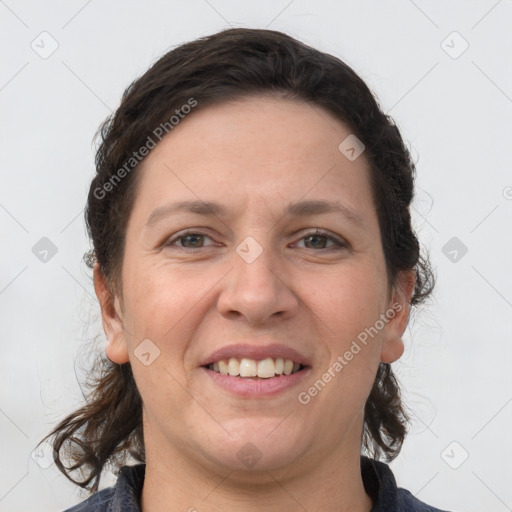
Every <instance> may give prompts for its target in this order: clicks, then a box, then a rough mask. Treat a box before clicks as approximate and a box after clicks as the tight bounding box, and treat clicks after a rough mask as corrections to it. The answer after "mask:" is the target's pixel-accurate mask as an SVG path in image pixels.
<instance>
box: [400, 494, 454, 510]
mask: <svg viewBox="0 0 512 512" xmlns="http://www.w3.org/2000/svg"><path fill="white" fill-rule="evenodd" d="M397 500H398V502H399V504H400V507H401V508H399V509H398V510H407V511H410V512H448V511H446V510H441V509H440V508H435V507H432V506H431V505H427V504H426V503H423V501H420V500H419V499H418V498H415V497H414V496H413V495H412V494H411V493H410V492H409V491H408V490H406V489H402V488H398V489H397Z"/></svg>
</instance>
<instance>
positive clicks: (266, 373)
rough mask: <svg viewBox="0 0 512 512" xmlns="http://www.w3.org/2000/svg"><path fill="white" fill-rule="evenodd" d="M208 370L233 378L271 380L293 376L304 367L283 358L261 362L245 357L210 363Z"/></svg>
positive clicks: (268, 358)
mask: <svg viewBox="0 0 512 512" xmlns="http://www.w3.org/2000/svg"><path fill="white" fill-rule="evenodd" d="M207 368H208V369H209V370H212V371H214V372H215V373H220V374H221V375H231V376H232V377H241V378H251V377H253V378H254V377H256V378H259V379H270V378H272V377H276V376H280V375H292V374H294V373H297V372H298V371H300V370H302V369H303V368H304V366H303V365H302V364H300V363H297V362H294V361H292V360H291V359H284V358H282V357H277V358H272V357H267V358H265V359H261V360H259V361H257V360H256V359H249V358H245V357H244V358H241V359H237V358H235V357H230V358H229V359H220V360H219V361H215V362H214V363H210V364H209V365H207Z"/></svg>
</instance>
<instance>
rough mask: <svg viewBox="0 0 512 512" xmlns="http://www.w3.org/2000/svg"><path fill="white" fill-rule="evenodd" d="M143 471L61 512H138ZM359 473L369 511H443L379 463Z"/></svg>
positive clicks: (126, 474) (123, 475)
mask: <svg viewBox="0 0 512 512" xmlns="http://www.w3.org/2000/svg"><path fill="white" fill-rule="evenodd" d="M145 470H146V465H145V464H138V465H136V466H124V467H123V468H121V471H120V473H119V476H118V477H117V482H116V484H115V485H114V486H113V487H109V488H107V489H103V490H101V491H99V492H97V493H95V494H93V495H92V496H91V497H90V498H88V499H87V500H85V501H83V502H82V503H79V504H78V505H76V506H74V507H72V508H69V509H67V510H66V511H64V512H141V509H140V496H141V493H142V486H143V484H144V474H145ZM361 474H362V477H363V484H364V487H365V490H366V492H367V494H368V495H369V496H370V497H371V498H372V500H373V503H374V506H373V508H372V510H371V512H446V511H443V510H440V509H438V508H434V507H431V506H429V505H427V504H425V503H423V502H422V501H420V500H418V499H417V498H415V497H414V496H413V495H412V494H411V493H410V492H409V491H407V490H405V489H401V488H398V487H397V485H396V481H395V477H394V476H393V473H392V471H391V469H390V468H389V466H388V465H387V464H384V463H383V462H379V461H376V460H373V459H369V458H367V457H361Z"/></svg>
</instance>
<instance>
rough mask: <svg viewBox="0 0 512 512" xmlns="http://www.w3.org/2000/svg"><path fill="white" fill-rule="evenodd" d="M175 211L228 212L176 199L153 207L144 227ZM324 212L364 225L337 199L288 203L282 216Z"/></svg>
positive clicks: (216, 205) (220, 214) (211, 204)
mask: <svg viewBox="0 0 512 512" xmlns="http://www.w3.org/2000/svg"><path fill="white" fill-rule="evenodd" d="M177 213H196V214H199V215H205V216H208V217H227V216H228V214H229V211H228V208H226V206H224V205H222V204H219V203H215V202H213V201H178V202H175V203H169V204H166V205H163V206H159V207H158V208H155V209H154V210H153V211H152V212H151V214H150V215H149V217H148V219H147V220H146V228H149V227H152V226H153V225H155V224H157V223H158V222H160V221H161V220H163V219H165V218H167V217H170V216H172V215H174V214H177ZM325 213H341V214H342V215H343V216H345V217H346V218H347V219H348V220H350V221H352V222H354V223H355V224H359V225H361V226H363V225H364V221H363V218H362V217H361V215H360V214H359V213H358V212H356V211H355V210H354V209H352V208H351V207H349V206H347V205H344V204H342V203H340V202H338V201H323V200H322V201H320V200H315V201H313V200H310V201H300V202H297V203H288V205H287V207H286V209H285V211H284V214H283V216H285V215H291V216H293V217H307V216H311V215H321V214H325Z"/></svg>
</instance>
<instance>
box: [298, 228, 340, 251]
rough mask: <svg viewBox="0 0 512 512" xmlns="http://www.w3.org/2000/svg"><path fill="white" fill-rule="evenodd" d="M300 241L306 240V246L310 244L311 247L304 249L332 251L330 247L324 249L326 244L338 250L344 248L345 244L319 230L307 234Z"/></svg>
mask: <svg viewBox="0 0 512 512" xmlns="http://www.w3.org/2000/svg"><path fill="white" fill-rule="evenodd" d="M301 240H306V242H305V243H306V244H310V245H311V247H305V248H306V249H332V246H331V247H325V245H326V243H327V242H332V243H334V246H337V247H340V248H346V247H347V244H346V243H345V242H343V241H342V240H339V239H338V238H336V237H334V236H332V235H329V234H327V233H325V232H323V231H321V230H319V229H317V230H315V231H314V232H312V233H308V234H306V235H305V236H303V237H302V238H301Z"/></svg>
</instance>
